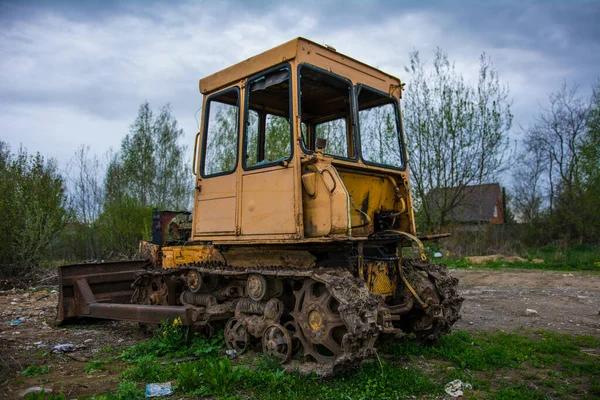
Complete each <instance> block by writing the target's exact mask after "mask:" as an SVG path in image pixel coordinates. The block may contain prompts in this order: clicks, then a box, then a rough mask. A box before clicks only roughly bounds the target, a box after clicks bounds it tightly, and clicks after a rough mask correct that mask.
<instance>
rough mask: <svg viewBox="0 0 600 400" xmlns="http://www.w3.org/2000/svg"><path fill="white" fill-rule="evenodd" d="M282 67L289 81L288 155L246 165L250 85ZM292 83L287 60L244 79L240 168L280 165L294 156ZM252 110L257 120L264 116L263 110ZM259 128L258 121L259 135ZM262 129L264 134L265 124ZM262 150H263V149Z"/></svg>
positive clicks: (250, 168)
mask: <svg viewBox="0 0 600 400" xmlns="http://www.w3.org/2000/svg"><path fill="white" fill-rule="evenodd" d="M282 68H287V70H288V73H289V81H290V84H289V87H288V97H289V106H290V109H289V114H288V115H289V123H290V156H289V157H288V158H287V159H285V160H279V161H273V162H270V163H264V164H255V165H252V166H248V165H246V155H247V153H248V151H247V149H248V117H249V114H250V93H251V92H250V85H251V84H252V81H254V80H255V79H257V78H260V77H261V76H264V75H267V74H269V73H271V72H273V71H277V70H281V69H282ZM292 85H293V79H292V66H291V65H290V63H289V62H285V63H281V64H278V65H276V66H274V67H271V68H268V69H265V70H263V71H261V72H259V73H257V74H254V75H252V76H250V77H249V78H248V79H247V80H246V82H245V85H244V121H243V123H244V129H243V130H242V135H243V140H242V149H241V150H242V152H241V153H242V169H243V170H244V171H252V170H255V169H261V168H268V167H273V166H275V165H279V166H283V165H282V163H283V162H287V163H289V162H290V161H292V159H293V158H294V132H295V131H294V118H293V115H294V103H293V98H294V96H293V94H292ZM253 111H255V112H257V113H258V115H259V121H260V120H262V119H263V117H264V118H266V115H264V114H265V112H264V111H257V110H253ZM271 115H274V116H278V115H276V114H271ZM260 129H261V127H260V123H259V135H260ZM264 129H265V132H264V133H265V135H266V126H265V127H264ZM259 139H260V137H259ZM265 139H266V137H265ZM259 142H260V140H259ZM263 145H264V143H263ZM257 150H258V149H257ZM263 151H264V149H263ZM257 162H259V161H257Z"/></svg>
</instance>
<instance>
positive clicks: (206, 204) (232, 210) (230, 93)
mask: <svg viewBox="0 0 600 400" xmlns="http://www.w3.org/2000/svg"><path fill="white" fill-rule="evenodd" d="M239 116H240V90H239V88H238V87H231V88H228V89H225V90H223V91H221V92H217V93H215V94H212V95H210V96H209V97H208V98H207V99H206V100H205V104H204V116H203V121H204V126H203V130H202V135H201V146H200V148H201V151H200V163H199V171H198V173H197V178H196V193H195V199H194V203H195V204H194V227H193V228H194V231H193V236H194V238H201V237H202V236H212V235H235V234H236V231H237V229H236V226H237V209H238V207H237V205H238V204H237V197H238V196H237V187H238V174H237V173H236V169H237V165H238V158H239V157H238V152H239V150H238V143H239V131H240V129H239V120H240V118H239Z"/></svg>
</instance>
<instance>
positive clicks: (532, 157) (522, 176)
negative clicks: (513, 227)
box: [512, 142, 548, 224]
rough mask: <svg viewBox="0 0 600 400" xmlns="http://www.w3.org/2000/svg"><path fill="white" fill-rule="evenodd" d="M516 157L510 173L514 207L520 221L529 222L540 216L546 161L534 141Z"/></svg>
mask: <svg viewBox="0 0 600 400" xmlns="http://www.w3.org/2000/svg"><path fill="white" fill-rule="evenodd" d="M517 159H518V160H519V162H518V163H517V164H516V165H515V169H514V170H513V173H512V178H513V194H514V196H513V202H514V209H515V211H516V213H517V215H518V216H519V219H520V220H521V221H523V222H525V223H529V224H531V223H534V222H536V221H538V220H539V219H540V217H541V212H542V209H543V205H544V192H543V177H544V174H545V173H546V172H547V170H548V163H547V160H546V159H545V153H544V150H543V148H542V147H541V146H540V145H539V143H536V142H534V143H528V144H526V146H525V148H524V149H523V151H521V152H520V154H519V156H518V157H517Z"/></svg>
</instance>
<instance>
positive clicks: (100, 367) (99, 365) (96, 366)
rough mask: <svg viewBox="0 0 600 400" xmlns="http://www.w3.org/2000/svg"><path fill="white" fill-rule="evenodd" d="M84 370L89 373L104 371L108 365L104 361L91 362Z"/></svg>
mask: <svg viewBox="0 0 600 400" xmlns="http://www.w3.org/2000/svg"><path fill="white" fill-rule="evenodd" d="M84 369H85V372H87V373H90V372H92V371H104V370H105V369H106V365H105V364H104V362H103V361H102V360H90V361H89V362H88V363H87V365H86V366H85V368H84Z"/></svg>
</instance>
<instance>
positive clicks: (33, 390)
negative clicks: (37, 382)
mask: <svg viewBox="0 0 600 400" xmlns="http://www.w3.org/2000/svg"><path fill="white" fill-rule="evenodd" d="M30 393H47V394H50V393H52V389H44V388H43V387H40V386H32V387H30V388H28V389H27V390H25V391H24V392H23V397H26V396H27V395H28V394H30ZM36 398H37V397H36Z"/></svg>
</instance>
